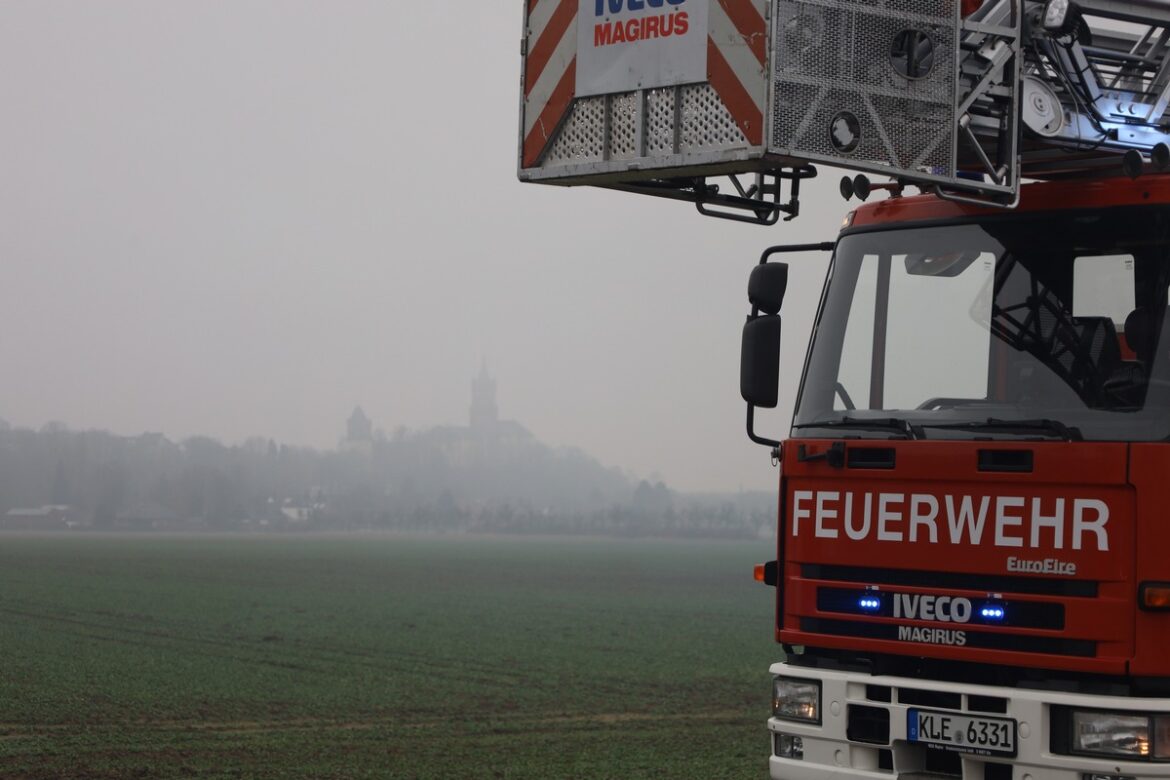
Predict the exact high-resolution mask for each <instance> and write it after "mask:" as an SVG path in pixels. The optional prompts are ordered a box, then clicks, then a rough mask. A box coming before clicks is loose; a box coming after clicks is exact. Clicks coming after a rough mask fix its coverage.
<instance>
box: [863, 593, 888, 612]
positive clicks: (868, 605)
mask: <svg viewBox="0 0 1170 780" xmlns="http://www.w3.org/2000/svg"><path fill="white" fill-rule="evenodd" d="M857 606H858V607H860V608H861V609H862V610H864V611H866V612H874V611H876V610H879V609H881V608H882V600H881V599H879V598H878V597H877V596H862V597H861V598H859V599H858V600H857Z"/></svg>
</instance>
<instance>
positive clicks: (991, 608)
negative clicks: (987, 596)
mask: <svg viewBox="0 0 1170 780" xmlns="http://www.w3.org/2000/svg"><path fill="white" fill-rule="evenodd" d="M979 615H980V616H981V617H982V618H983V619H984V620H1003V619H1004V618H1005V617H1007V610H1006V609H1004V606H1003V604H985V605H984V606H983V609H981V610H979Z"/></svg>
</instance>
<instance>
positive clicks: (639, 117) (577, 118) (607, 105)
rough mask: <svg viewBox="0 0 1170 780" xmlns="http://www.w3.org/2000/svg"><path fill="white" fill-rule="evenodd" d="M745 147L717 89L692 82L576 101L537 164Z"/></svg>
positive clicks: (636, 157) (575, 162)
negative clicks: (690, 83) (681, 85)
mask: <svg viewBox="0 0 1170 780" xmlns="http://www.w3.org/2000/svg"><path fill="white" fill-rule="evenodd" d="M639 125H641V128H640V130H641V136H640V135H639ZM639 144H641V146H642V147H643V148H642V149H639ZM746 146H748V141H747V138H746V137H745V136H744V134H743V132H742V131H740V129H739V127H738V126H737V125H736V124H735V119H734V118H732V116H731V112H730V111H728V110H727V107H726V106H725V105H724V104H723V101H722V100H721V99H720V97H719V95H718V93H716V92H715V90H714V89H713V88H712V87H711V86H710V85H708V84H696V85H691V86H684V87H670V88H663V89H651V90H646V91H645V92H644V93H639V92H625V93H621V94H616V95H610V96H608V97H606V96H600V97H593V98H580V99H578V100H576V101H575V102H574V103H573V107H572V109H571V110H570V112H569V116H568V117H567V118H566V119H565V122H564V125H563V126H562V127H561V128H560V130H559V131H558V133H557V137H556V140H555V141H553V143H552V145H551V146H550V147H549V150H548V152H547V154H546V155H545V157H544V159H543V160H542V162H541V165H542V166H544V167H550V166H556V165H576V164H581V163H597V162H608V161H627V160H634V159H638V158H642V157H646V158H651V159H652V158H654V157H663V156H667V155H674V154H679V153H686V152H705V151H725V150H727V149H732V148H741V147H746Z"/></svg>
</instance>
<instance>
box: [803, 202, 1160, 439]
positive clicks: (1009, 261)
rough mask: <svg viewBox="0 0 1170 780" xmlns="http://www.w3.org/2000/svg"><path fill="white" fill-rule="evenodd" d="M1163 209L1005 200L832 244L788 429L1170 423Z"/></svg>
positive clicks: (1021, 431) (1042, 428)
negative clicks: (1008, 203) (1032, 209)
mask: <svg viewBox="0 0 1170 780" xmlns="http://www.w3.org/2000/svg"><path fill="white" fill-rule="evenodd" d="M1168 248H1170V210H1168V209H1167V208H1165V207H1136V208H1135V207H1130V208H1117V209H1102V210H1096V211H1092V212H1087V211H1080V212H1070V213H1061V214H1049V215H1036V214H1023V215H1019V214H1017V215H1010V216H1005V217H997V218H993V219H983V220H981V221H980V222H979V223H978V224H976V223H969V224H951V225H948V226H938V227H923V228H904V229H896V230H885V231H875V232H867V233H855V234H852V235H848V236H845V237H843V238H842V239H841V241H840V242H839V243H838V246H837V252H836V255H835V257H834V259H833V265H832V268H831V269H830V272H829V282H828V286H827V287H826V291H825V300H824V303H823V307H822V311H821V314H820V317H819V319H818V323H817V327H816V330H815V332H814V335H813V342H812V346H811V352H810V354H809V358H808V369H807V372H806V375H805V379H804V385H803V387H802V388H801V394H800V399H799V401H798V404H797V412H796V417H795V421H794V429H795V433H796V434H797V435H824V434H825V433H826V431H817V430H816V429H817V428H818V427H819V428H825V429H832V433H831V435H834V436H846V435H848V436H882V437H891V436H893V437H909V438H931V439H935V438H940V439H942V438H1019V437H1023V438H1038V437H1043V438H1049V437H1051V438H1061V439H1081V438H1084V439H1092V440H1121V441H1128V440H1154V439H1164V438H1166V437H1167V436H1168V435H1170V413H1168V412H1170V337H1168V335H1167V326H1170V318H1168V317H1166V307H1167V287H1168V285H1170V254H1168Z"/></svg>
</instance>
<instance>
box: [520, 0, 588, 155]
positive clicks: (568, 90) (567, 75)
mask: <svg viewBox="0 0 1170 780" xmlns="http://www.w3.org/2000/svg"><path fill="white" fill-rule="evenodd" d="M577 4H578V0H528V30H527V35H528V37H527V41H528V58H527V61H526V62H525V67H524V153H523V154H524V167H525V168H532V167H533V166H535V165H536V163H537V161H538V160H539V159H540V155H541V153H542V152H543V151H544V149H545V147H546V146H548V143H549V141H551V140H552V138H553V135H554V134H555V133H556V130H557V127H558V126H559V125H560V123H561V120H562V119H563V118H564V116H565V114H566V113H567V112H568V110H569V107H570V106H571V105H572V103H573V94H574V92H575V91H576V89H577Z"/></svg>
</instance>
